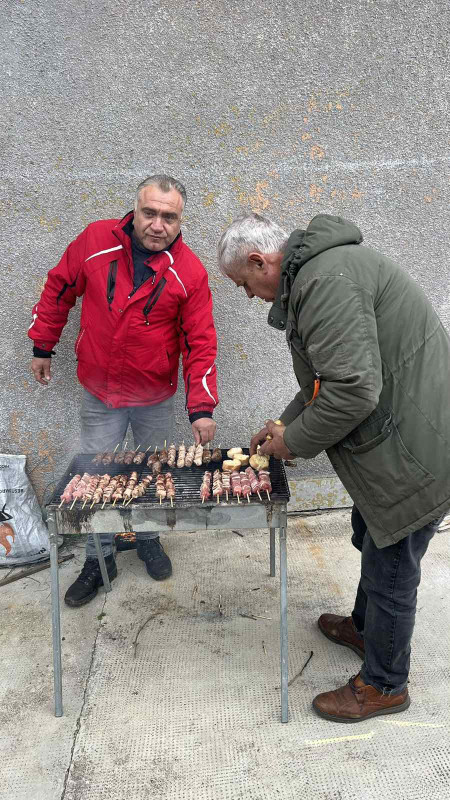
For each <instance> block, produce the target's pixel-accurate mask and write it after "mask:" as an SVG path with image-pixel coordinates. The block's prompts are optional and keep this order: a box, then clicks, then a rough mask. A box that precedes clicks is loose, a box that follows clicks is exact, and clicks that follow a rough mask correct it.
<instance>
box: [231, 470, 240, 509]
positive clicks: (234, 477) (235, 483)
mask: <svg viewBox="0 0 450 800" xmlns="http://www.w3.org/2000/svg"><path fill="white" fill-rule="evenodd" d="M231 490H232V492H233V496H234V497H237V501H238V503H240V502H241V501H240V500H239V498H240V496H241V494H242V486H241V473H240V472H237V470H234V471H233V472H232V473H231Z"/></svg>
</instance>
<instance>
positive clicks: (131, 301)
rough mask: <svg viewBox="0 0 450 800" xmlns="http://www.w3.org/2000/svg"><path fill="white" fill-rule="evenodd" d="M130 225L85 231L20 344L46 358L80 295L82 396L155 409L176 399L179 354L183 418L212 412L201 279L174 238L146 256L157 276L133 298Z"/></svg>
mask: <svg viewBox="0 0 450 800" xmlns="http://www.w3.org/2000/svg"><path fill="white" fill-rule="evenodd" d="M132 220H133V214H132V213H130V214H128V215H127V216H126V217H124V219H122V220H120V221H118V220H100V221H99V222H93V223H92V224H91V225H89V226H88V227H87V228H86V230H84V231H83V232H82V233H80V235H79V236H78V237H77V239H75V241H73V242H72V243H71V244H70V245H69V247H68V248H67V250H66V252H65V253H64V255H63V257H62V259H61V261H60V262H59V264H58V266H56V267H55V268H54V269H52V270H50V272H49V273H48V278H47V281H46V284H45V287H44V290H43V292H42V295H41V298H40V300H39V302H38V303H37V304H36V305H35V306H34V308H33V322H32V324H31V326H30V328H29V331H28V336H29V337H30V339H33V341H34V344H35V345H36V346H37V347H40V348H42V349H43V350H51V349H52V348H53V347H54V345H55V344H56V343H57V342H58V341H59V338H60V336H61V332H62V329H63V328H64V325H65V324H66V322H67V316H68V313H69V311H70V309H71V308H72V306H73V305H74V304H75V302H76V299H77V297H80V296H81V295H83V304H82V308H81V327H80V332H79V334H78V337H77V340H76V342H75V354H76V357H77V359H78V379H79V381H80V383H81V384H82V385H83V386H84V387H85V388H86V389H87V390H88V391H89V392H91V394H93V395H95V396H96V397H98V398H99V399H100V400H101V401H102V402H103V403H105V404H106V405H107V406H108V407H109V408H121V407H123V406H143V405H154V404H155V403H161V402H162V401H163V400H166V399H167V398H169V397H171V396H172V395H173V394H174V393H175V392H176V389H177V382H178V363H179V357H180V351H181V352H182V354H183V376H184V382H185V387H186V408H187V409H188V412H189V414H194V413H195V412H198V411H209V412H212V410H213V409H214V407H215V406H216V405H217V403H218V398H217V386H216V367H215V364H214V361H215V358H216V353H217V338H216V332H215V328H214V321H213V317H212V297H211V292H210V290H209V286H208V275H207V272H206V270H205V269H204V267H203V266H202V264H201V262H200V261H199V259H198V258H197V256H196V255H195V254H194V253H193V252H192V250H190V249H189V247H187V245H185V244H184V242H183V240H182V237H181V234H180V235H179V237H178V238H177V239H176V240H175V241H174V242H173V244H172V245H171V247H170V250H164V251H163V252H161V253H157V254H155V255H154V256H152V257H151V261H150V264H151V267H152V269H153V270H154V271H155V272H156V275H155V277H154V279H153V280H152V281H150V280H149V281H147V282H146V283H144V284H142V286H141V287H140V288H139V289H137V290H136V291H135V292H134V293H133V262H132V255H131V241H130V233H131V227H132V225H131V223H132Z"/></svg>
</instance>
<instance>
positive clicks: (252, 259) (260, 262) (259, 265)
mask: <svg viewBox="0 0 450 800" xmlns="http://www.w3.org/2000/svg"><path fill="white" fill-rule="evenodd" d="M248 261H249V264H250V266H251V267H256V269H263V268H264V267H265V260H264V256H263V255H262V253H258V252H257V251H255V252H252V253H249V254H248Z"/></svg>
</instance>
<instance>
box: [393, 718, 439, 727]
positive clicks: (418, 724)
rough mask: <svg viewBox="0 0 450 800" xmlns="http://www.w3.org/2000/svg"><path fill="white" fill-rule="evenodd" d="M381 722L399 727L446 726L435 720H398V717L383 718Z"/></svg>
mask: <svg viewBox="0 0 450 800" xmlns="http://www.w3.org/2000/svg"><path fill="white" fill-rule="evenodd" d="M380 722H384V723H386V725H398V726H399V727H402V728H405V727H409V728H445V725H441V724H438V723H435V722H405V721H403V720H396V719H382V720H380Z"/></svg>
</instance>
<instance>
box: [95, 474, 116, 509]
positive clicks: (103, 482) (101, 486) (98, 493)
mask: <svg viewBox="0 0 450 800" xmlns="http://www.w3.org/2000/svg"><path fill="white" fill-rule="evenodd" d="M110 480H111V475H108V474H107V473H106V474H105V475H102V476H101V477H100V480H99V482H98V486H97V488H96V489H95V492H94V494H93V496H92V503H91V506H90V507H91V508H92V506H95V504H96V503H101V500H102V496H103V492H104V490H105V489H106V487H107V486H108V484H109V482H110Z"/></svg>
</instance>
